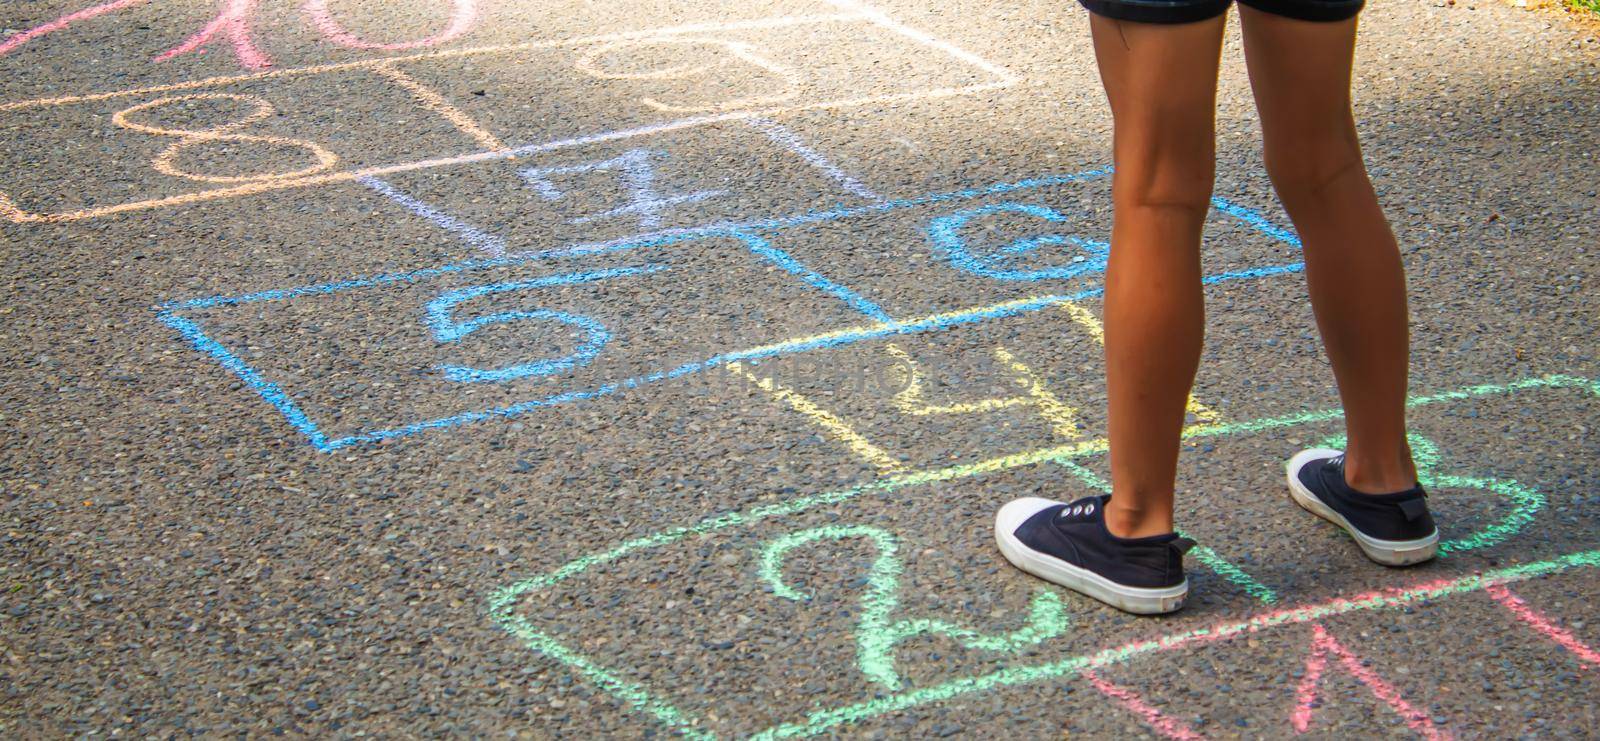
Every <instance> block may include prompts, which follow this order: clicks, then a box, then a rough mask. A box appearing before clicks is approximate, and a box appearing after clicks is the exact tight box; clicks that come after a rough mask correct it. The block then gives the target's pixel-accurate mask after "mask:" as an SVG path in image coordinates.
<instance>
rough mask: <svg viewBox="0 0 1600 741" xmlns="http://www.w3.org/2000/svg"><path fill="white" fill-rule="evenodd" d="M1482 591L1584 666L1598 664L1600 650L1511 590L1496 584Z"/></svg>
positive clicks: (1599, 661)
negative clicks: (1551, 619) (1569, 652)
mask: <svg viewBox="0 0 1600 741" xmlns="http://www.w3.org/2000/svg"><path fill="white" fill-rule="evenodd" d="M1483 591H1485V592H1488V593H1489V596H1490V597H1493V598H1494V599H1495V601H1496V602H1499V603H1500V604H1502V605H1505V607H1506V609H1507V610H1510V611H1511V614H1513V615H1516V616H1517V619H1518V620H1521V621H1522V622H1524V623H1527V624H1528V626H1529V627H1531V628H1533V629H1534V630H1537V631H1539V632H1540V633H1543V634H1544V636H1545V637H1546V638H1549V639H1550V640H1552V641H1555V642H1556V643H1557V644H1558V645H1560V646H1561V647H1562V648H1565V649H1566V650H1568V651H1571V652H1572V653H1573V655H1574V656H1577V657H1578V660H1579V661H1580V662H1582V663H1583V664H1585V665H1586V666H1589V667H1593V666H1600V651H1595V650H1594V649H1592V648H1590V647H1589V646H1588V645H1586V644H1585V643H1584V642H1583V641H1581V640H1579V639H1578V637H1577V636H1575V635H1573V634H1572V633H1571V632H1570V631H1568V630H1567V629H1566V628H1563V627H1561V626H1559V625H1556V624H1555V623H1553V622H1550V619H1549V618H1547V617H1545V616H1544V615H1542V614H1540V613H1539V611H1538V610H1535V609H1533V608H1532V607H1531V606H1529V605H1528V603H1527V602H1525V601H1523V599H1522V598H1521V597H1518V596H1517V595H1515V594H1512V593H1511V590H1509V589H1506V588H1505V587H1504V586H1502V585H1499V584H1496V585H1494V586H1491V587H1485V588H1484V590H1483Z"/></svg>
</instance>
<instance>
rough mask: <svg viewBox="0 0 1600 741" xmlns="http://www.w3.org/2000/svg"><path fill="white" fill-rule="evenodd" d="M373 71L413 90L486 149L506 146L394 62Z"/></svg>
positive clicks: (426, 105) (435, 110) (425, 103)
mask: <svg viewBox="0 0 1600 741" xmlns="http://www.w3.org/2000/svg"><path fill="white" fill-rule="evenodd" d="M372 71H374V72H376V73H378V74H380V75H383V76H384V77H387V78H389V80H390V81H392V82H394V84H396V85H399V86H400V87H403V88H405V89H406V90H409V91H411V94H412V95H414V96H416V97H417V100H419V101H421V102H422V105H423V107H425V108H427V109H428V110H430V111H433V112H434V113H437V114H439V115H440V116H443V117H444V119H445V120H446V121H449V122H450V123H452V124H454V125H455V127H456V128H457V129H459V130H460V131H461V133H463V134H466V135H467V136H470V137H472V138H473V140H475V141H477V142H478V144H479V146H482V147H483V148H484V149H487V150H490V151H499V150H502V149H505V148H506V145H505V143H503V142H501V141H500V139H499V137H496V136H495V135H494V134H491V133H489V131H488V130H486V129H484V128H483V127H482V126H480V125H478V122H477V121H474V120H473V119H472V117H471V116H468V115H467V114H466V113H465V112H463V111H462V110H461V109H460V108H457V107H455V105H454V104H452V103H451V102H450V101H448V100H445V98H444V96H443V95H440V94H439V91H437V90H434V89H433V88H431V87H428V86H427V85H424V84H422V83H421V82H419V81H418V80H417V78H415V77H412V76H411V75H408V74H406V73H405V72H402V71H400V70H399V69H396V68H395V66H394V65H392V64H380V65H377V66H374V67H373V68H372Z"/></svg>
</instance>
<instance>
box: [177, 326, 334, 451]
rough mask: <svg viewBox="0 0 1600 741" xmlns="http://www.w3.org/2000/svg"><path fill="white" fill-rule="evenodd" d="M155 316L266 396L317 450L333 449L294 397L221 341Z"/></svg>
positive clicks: (194, 327) (196, 328)
mask: <svg viewBox="0 0 1600 741" xmlns="http://www.w3.org/2000/svg"><path fill="white" fill-rule="evenodd" d="M157 316H158V317H159V318H160V319H161V321H162V322H164V323H166V325H167V326H169V327H172V328H173V329H176V330H178V333H179V334H181V335H183V337H184V339H187V340H188V341H189V343H190V344H192V345H194V347H195V349H197V350H199V351H200V352H203V353H205V354H207V355H210V356H211V357H213V358H216V359H217V362H218V363H221V364H222V367H224V368H227V369H228V370H230V371H232V372H233V374H234V375H236V376H238V377H239V378H240V380H242V381H244V382H245V385H247V386H249V387H250V388H251V389H253V390H255V392H256V393H258V394H260V395H261V398H263V399H266V400H267V403H269V404H271V405H272V406H274V407H276V408H277V410H278V412H279V413H280V414H282V415H283V416H284V419H287V420H289V424H291V425H293V426H294V428H295V429H297V430H299V431H300V433H301V434H303V435H305V436H306V438H308V439H309V440H311V444H312V445H313V446H316V447H317V448H318V449H319V450H332V448H330V447H328V443H327V442H326V441H327V438H326V437H324V436H323V434H322V431H321V430H319V429H317V425H316V423H315V422H312V421H311V419H310V418H309V417H307V416H306V413H305V412H304V411H301V409H300V406H299V405H298V404H295V403H294V400H293V399H290V398H289V395H288V394H285V393H284V392H283V389H281V388H279V387H278V384H275V383H273V382H271V381H268V380H267V379H265V378H262V377H261V374H260V373H257V372H256V371H255V369H254V368H251V367H250V365H249V364H247V363H245V362H244V361H243V360H240V359H239V356H237V355H234V354H233V353H232V352H229V351H228V348H226V347H223V346H222V343H220V342H217V341H216V340H213V339H211V338H210V337H207V336H206V333H205V332H202V331H200V327H199V325H197V324H195V323H194V322H192V321H190V320H188V319H186V318H184V317H181V316H178V315H176V314H174V313H172V312H170V311H163V312H161V313H160V314H158V315H157Z"/></svg>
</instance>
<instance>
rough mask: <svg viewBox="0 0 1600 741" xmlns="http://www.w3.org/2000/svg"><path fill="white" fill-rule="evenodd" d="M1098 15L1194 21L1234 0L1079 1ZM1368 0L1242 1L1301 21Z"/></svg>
mask: <svg viewBox="0 0 1600 741" xmlns="http://www.w3.org/2000/svg"><path fill="white" fill-rule="evenodd" d="M1078 2H1079V3H1080V4H1082V5H1083V7H1085V8H1088V9H1089V12H1091V13H1094V14H1095V15H1102V16H1105V17H1107V18H1115V19H1117V20H1119V21H1134V22H1136V23H1194V22H1196V21H1203V20H1206V19H1207V18H1215V17H1217V16H1219V15H1222V14H1223V13H1226V12H1228V5H1229V4H1230V3H1232V2H1233V0H1078ZM1365 3H1366V0H1239V4H1240V5H1248V6H1250V7H1252V8H1255V9H1256V10H1259V11H1261V12H1263V13H1271V14H1273V15H1281V16H1283V17H1285V18H1294V19H1297V20H1302V21H1342V20H1346V19H1349V18H1354V17H1355V15H1356V14H1357V13H1360V12H1361V6H1362V5H1364V4H1365Z"/></svg>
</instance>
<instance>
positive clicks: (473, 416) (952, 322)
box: [320, 263, 1304, 450]
mask: <svg viewBox="0 0 1600 741" xmlns="http://www.w3.org/2000/svg"><path fill="white" fill-rule="evenodd" d="M1303 267H1304V266H1303V264H1302V263H1295V264H1292V265H1275V266H1271V267H1265V268H1252V269H1250V270H1238V271H1233V272H1229V273H1219V274H1217V275H1213V276H1209V277H1207V278H1206V279H1205V280H1204V282H1205V283H1206V284H1208V285H1209V284H1214V283H1220V282H1222V281H1227V280H1252V279H1256V278H1264V277H1268V276H1273V275H1281V274H1284V273H1295V272H1299V271H1300V270H1301V269H1303ZM1104 293H1105V289H1104V288H1091V289H1086V290H1083V291H1079V292H1077V293H1073V294H1069V295H1066V296H1040V297H1037V298H1033V299H1029V300H1027V301H1020V302H1016V303H1010V304H1006V305H1003V306H998V307H986V308H983V309H974V310H971V311H965V312H958V313H953V314H943V315H939V316H935V317H930V318H926V319H922V320H919V321H914V322H897V321H891V322H885V323H883V324H880V325H877V326H873V327H862V328H860V329H857V330H852V331H849V332H841V333H839V334H834V335H827V336H823V337H814V338H808V339H802V340H795V341H791V342H784V343H779V344H776V345H770V346H765V347H759V348H752V349H748V350H739V351H735V352H728V353H720V354H717V355H713V356H711V357H709V358H707V359H705V360H697V361H693V362H689V363H684V364H683V365H680V366H677V367H676V368H673V369H671V370H666V371H658V372H656V373H650V374H647V375H642V376H634V377H631V378H627V379H623V380H621V381H617V382H614V383H607V384H604V385H601V386H597V387H595V388H593V389H588V390H585V391H568V392H565V393H561V394H555V395H552V396H546V397H544V398H540V399H532V400H529V401H525V402H520V403H517V404H512V405H509V406H504V407H498V408H495V409H488V410H484V411H477V412H463V413H461V414H455V415H451V416H448V417H440V418H438V419H432V420H427V421H425V422H415V423H412V424H408V425H403V426H400V427H394V428H390V429H385V430H377V431H374V432H365V433H358V434H355V435H349V436H346V437H341V438H338V439H335V440H330V441H328V442H327V444H326V446H320V447H322V449H323V450H336V449H338V448H343V447H347V446H350V445H355V444H359V443H369V442H377V441H380V440H388V439H390V438H396V437H404V436H407V435H414V434H417V433H419V432H425V431H428V430H437V429H444V428H449V427H456V426H458V425H462V424H467V423H471V422H479V421H483V420H487V419H494V418H497V417H498V418H509V417H515V416H518V415H521V414H525V413H527V412H530V411H533V410H535V409H541V408H544V407H551V406H556V405H558V404H566V403H569V402H574V401H583V400H588V399H595V398H599V397H602V396H608V395H610V394H613V393H617V392H620V391H625V390H629V389H635V388H638V387H640V386H645V385H648V384H652V383H656V382H658V381H664V380H667V379H671V378H678V377H681V376H686V375H689V374H691V373H698V372H700V371H703V370H706V369H708V368H715V367H718V366H722V365H727V364H729V363H736V362H741V361H749V360H763V359H766V358H772V357H777V356H780V355H791V354H795V353H801V352H809V351H812V350H822V349H831V348H836V347H842V346H845V345H850V344H853V343H856V342H861V341H864V340H873V339H879V338H882V337H891V336H896V335H907V334H917V333H920V332H930V331H940V330H945V329H950V328H952V327H959V326H962V325H966V324H974V323H977V322H983V321H988V320H990V319H1004V318H1008V317H1014V316H1019V315H1022V314H1027V313H1030V312H1034V311H1039V310H1040V309H1047V308H1050V307H1052V306H1059V305H1061V304H1064V303H1070V302H1074V301H1082V300H1084V299H1086V298H1096V297H1099V296H1101V295H1102V294H1104Z"/></svg>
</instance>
